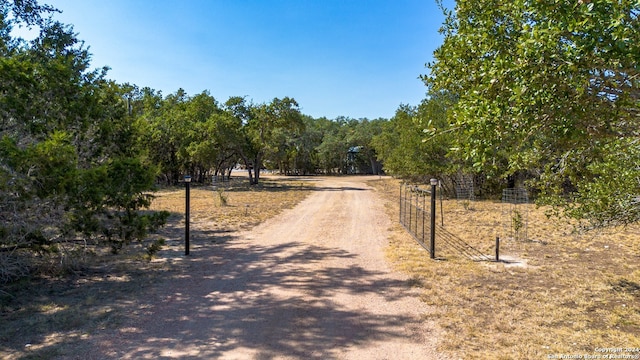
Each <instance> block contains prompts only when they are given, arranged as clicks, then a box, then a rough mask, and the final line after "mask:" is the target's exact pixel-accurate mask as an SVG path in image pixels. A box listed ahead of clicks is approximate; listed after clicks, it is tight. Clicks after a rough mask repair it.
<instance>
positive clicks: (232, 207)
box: [151, 177, 311, 230]
mask: <svg viewBox="0 0 640 360" xmlns="http://www.w3.org/2000/svg"><path fill="white" fill-rule="evenodd" d="M310 186H311V184H310V183H308V182H304V181H298V180H295V179H287V178H279V177H271V178H269V177H266V178H263V180H262V182H261V183H260V184H259V185H258V186H249V185H248V182H247V181H246V179H237V178H234V179H232V181H231V182H229V183H221V184H220V185H219V186H217V188H216V189H214V188H213V187H211V186H192V188H191V191H190V193H191V197H190V198H191V199H190V212H191V215H190V221H191V222H192V225H193V226H196V227H197V226H206V227H207V228H208V229H211V230H218V229H224V230H240V229H247V228H250V227H252V226H255V225H256V224H259V223H261V222H263V221H264V220H266V219H269V218H271V217H273V216H274V215H277V214H278V213H280V212H281V211H282V210H284V209H289V208H292V207H293V206H295V205H296V204H297V203H299V202H300V201H301V200H302V199H304V198H305V197H306V196H307V195H308V194H309V191H310ZM156 196H157V198H156V199H155V200H154V201H153V203H152V204H151V210H156V211H161V210H166V211H169V212H170V213H172V214H173V215H172V218H171V220H173V221H174V222H175V221H183V219H184V212H185V189H184V188H182V187H181V188H174V189H165V190H162V191H160V192H158V193H156ZM223 199H224V200H223Z"/></svg>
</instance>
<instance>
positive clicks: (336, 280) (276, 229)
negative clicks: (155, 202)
mask: <svg viewBox="0 0 640 360" xmlns="http://www.w3.org/2000/svg"><path fill="white" fill-rule="evenodd" d="M368 179H370V178H367V177H344V178H324V177H321V178H312V179H306V180H305V181H313V182H315V184H316V191H314V193H313V194H312V195H310V196H309V197H308V198H307V199H306V200H304V201H303V202H302V203H300V204H299V205H298V206H297V207H296V208H294V209H291V210H288V211H286V212H284V213H282V214H281V215H280V216H277V217H275V218H273V219H271V220H269V221H267V222H265V223H263V224H261V225H259V226H258V227H256V228H254V229H252V230H251V231H247V232H242V233H237V234H224V236H222V235H221V234H211V233H209V232H207V230H206V224H193V226H194V230H193V231H192V236H193V240H192V248H191V255H190V256H189V257H188V258H186V259H185V258H183V257H182V256H176V258H175V259H174V261H176V262H179V264H178V265H179V266H177V268H178V269H179V270H177V271H176V273H175V276H172V277H171V278H168V279H166V280H165V281H163V282H161V283H159V284H157V285H154V286H151V290H149V291H148V292H147V298H146V299H141V301H140V303H138V304H134V305H136V306H134V308H136V309H137V310H136V311H135V312H132V314H130V315H131V316H130V317H128V318H129V319H130V320H128V321H127V323H126V324H122V326H121V327H120V328H119V329H117V330H109V331H105V332H103V333H100V334H95V338H94V340H93V343H94V344H95V347H93V348H92V349H91V351H90V353H88V354H85V357H86V358H96V359H98V358H100V359H102V358H113V359H116V358H117V359H174V358H180V359H436V358H440V356H438V355H437V354H436V352H435V350H434V348H435V347H434V341H433V339H432V337H433V336H435V335H432V334H433V332H432V330H431V329H430V328H429V326H428V324H427V323H425V322H424V320H422V318H423V315H424V314H425V313H428V311H429V309H428V307H427V306H426V305H424V304H423V303H422V302H420V301H419V300H418V299H417V294H416V293H415V292H414V291H413V290H412V289H411V288H409V287H408V286H407V281H406V278H405V277H404V276H403V275H402V274H398V273H396V272H393V271H392V270H391V269H390V267H389V265H388V264H387V262H386V260H385V258H384V248H385V246H386V242H387V240H386V239H387V236H388V235H389V230H388V229H389V227H390V226H391V222H390V220H389V218H388V216H387V215H386V214H385V212H384V208H383V205H382V204H381V202H380V201H379V200H378V198H377V196H376V194H375V191H374V190H373V189H372V188H370V187H368V186H367V185H366V184H365V181H366V180H368ZM211 239H213V240H211ZM213 241H215V242H216V243H215V244H214V243H213Z"/></svg>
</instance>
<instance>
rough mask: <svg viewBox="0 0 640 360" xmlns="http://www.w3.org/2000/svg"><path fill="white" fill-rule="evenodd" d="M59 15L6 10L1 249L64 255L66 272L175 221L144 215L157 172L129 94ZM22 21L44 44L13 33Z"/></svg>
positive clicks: (25, 7) (33, 5)
mask: <svg viewBox="0 0 640 360" xmlns="http://www.w3.org/2000/svg"><path fill="white" fill-rule="evenodd" d="M52 11H53V9H52V8H50V7H47V6H40V5H38V4H37V2H36V1H33V0H28V1H19V2H18V1H15V2H10V1H3V2H0V14H2V16H0V35H1V36H0V39H1V41H2V46H0V51H2V54H3V56H2V57H0V70H2V71H0V94H2V95H1V96H0V180H1V181H0V183H1V184H0V222H1V223H2V224H3V225H2V227H1V230H0V250H2V251H3V252H6V251H11V253H10V254H14V256H22V255H23V253H22V252H23V251H25V250H30V251H32V252H37V253H39V254H40V255H42V256H45V255H46V256H47V257H58V258H59V261H57V262H56V263H58V264H61V266H62V265H64V264H70V263H73V261H72V258H75V257H76V255H78V254H80V253H83V252H86V251H88V250H87V246H88V245H89V244H92V245H98V244H103V243H104V244H108V246H111V247H112V248H116V249H119V248H121V247H122V246H123V245H125V244H127V243H129V242H131V241H133V240H139V239H142V238H144V237H145V236H146V234H147V232H148V231H150V230H153V229H154V228H156V227H157V226H159V225H161V224H163V223H164V221H165V220H166V218H167V216H168V214H164V213H158V214H154V213H149V214H143V213H141V212H140V211H139V210H141V209H143V208H145V207H147V206H148V205H149V201H150V195H149V191H150V190H152V185H153V181H154V178H155V176H156V173H157V170H156V169H155V168H154V167H153V166H150V165H149V164H148V163H147V162H146V161H145V158H144V157H143V156H141V153H140V146H138V140H139V137H140V133H139V131H140V128H139V127H138V126H137V124H136V122H135V121H134V119H133V118H132V116H130V113H129V112H128V111H127V103H126V101H125V95H126V94H127V92H129V91H130V87H128V86H120V85H118V84H116V83H114V82H112V81H109V80H106V79H105V74H106V70H105V69H100V70H90V69H89V62H90V61H89V60H90V55H89V53H88V52H87V50H86V49H84V47H83V45H82V42H80V41H79V40H78V39H77V38H76V37H75V34H74V32H73V29H72V27H71V26H66V25H63V24H61V23H59V22H56V21H54V20H52V19H50V18H46V19H45V18H43V17H42V13H43V12H45V13H48V12H52ZM10 13H11V14H12V15H13V16H12V17H11V19H12V20H7V19H8V18H9V17H8V14H10ZM21 23H22V24H27V25H29V26H33V27H36V28H37V29H39V30H40V34H39V36H38V37H36V38H35V39H34V40H33V41H31V42H29V43H27V42H26V41H23V40H22V39H14V38H12V37H11V34H10V33H9V32H8V31H7V29H10V28H11V26H13V25H16V24H18V25H19V24H21ZM5 260H6V263H10V262H12V261H13V260H11V259H5ZM14 260H15V259H14ZM3 270H6V269H3ZM3 278H6V277H3Z"/></svg>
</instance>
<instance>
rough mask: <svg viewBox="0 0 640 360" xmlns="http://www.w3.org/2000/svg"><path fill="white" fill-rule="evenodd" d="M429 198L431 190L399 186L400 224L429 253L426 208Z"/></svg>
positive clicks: (429, 215) (428, 214)
mask: <svg viewBox="0 0 640 360" xmlns="http://www.w3.org/2000/svg"><path fill="white" fill-rule="evenodd" d="M430 196H431V190H428V189H422V188H420V187H418V186H413V185H407V184H401V185H400V224H402V226H404V228H405V229H406V230H407V231H408V232H409V234H411V236H413V238H414V239H415V240H416V241H417V242H418V243H419V244H420V245H421V246H422V247H423V248H425V249H426V250H427V251H429V252H431V246H430V243H429V241H428V240H429V236H430V234H431V233H430V231H431V228H430V224H429V219H430V218H431V211H430V209H429V208H427V206H428V204H429V202H428V201H427V200H428V198H429V197H430Z"/></svg>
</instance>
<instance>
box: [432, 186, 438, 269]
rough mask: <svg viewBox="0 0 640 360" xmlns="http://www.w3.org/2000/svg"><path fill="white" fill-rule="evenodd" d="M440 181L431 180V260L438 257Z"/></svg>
mask: <svg viewBox="0 0 640 360" xmlns="http://www.w3.org/2000/svg"><path fill="white" fill-rule="evenodd" d="M437 185H438V179H431V246H430V248H431V249H430V250H431V254H430V255H431V258H432V259H435V257H436V186H437Z"/></svg>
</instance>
